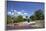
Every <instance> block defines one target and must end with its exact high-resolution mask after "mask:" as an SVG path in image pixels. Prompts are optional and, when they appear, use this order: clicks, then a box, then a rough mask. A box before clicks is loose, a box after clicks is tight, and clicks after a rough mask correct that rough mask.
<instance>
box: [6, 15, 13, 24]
mask: <svg viewBox="0 0 46 31" xmlns="http://www.w3.org/2000/svg"><path fill="white" fill-rule="evenodd" d="M6 22H7V24H9V23H12V18H11V16H9V15H8V16H7V21H6Z"/></svg>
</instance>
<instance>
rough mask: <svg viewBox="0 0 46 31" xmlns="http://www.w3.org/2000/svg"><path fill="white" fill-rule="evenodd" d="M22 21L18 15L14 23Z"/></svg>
mask: <svg viewBox="0 0 46 31" xmlns="http://www.w3.org/2000/svg"><path fill="white" fill-rule="evenodd" d="M22 21H24V19H23V17H22V16H21V15H19V16H18V17H17V18H16V22H22Z"/></svg>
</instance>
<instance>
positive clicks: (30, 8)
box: [7, 1, 44, 16]
mask: <svg viewBox="0 0 46 31" xmlns="http://www.w3.org/2000/svg"><path fill="white" fill-rule="evenodd" d="M39 9H42V10H44V3H39V2H17V1H8V2H7V10H8V15H14V13H15V14H18V15H23V16H31V15H33V14H34V12H35V11H37V10H39ZM11 13H12V14H11ZM15 16H16V15H15Z"/></svg>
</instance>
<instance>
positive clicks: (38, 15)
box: [30, 9, 44, 20]
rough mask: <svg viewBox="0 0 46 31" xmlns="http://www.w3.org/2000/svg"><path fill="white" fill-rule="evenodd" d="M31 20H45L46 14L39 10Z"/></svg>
mask: <svg viewBox="0 0 46 31" xmlns="http://www.w3.org/2000/svg"><path fill="white" fill-rule="evenodd" d="M30 19H31V20H44V12H43V10H41V9H39V10H37V11H36V12H35V13H34V15H32V16H30Z"/></svg>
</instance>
